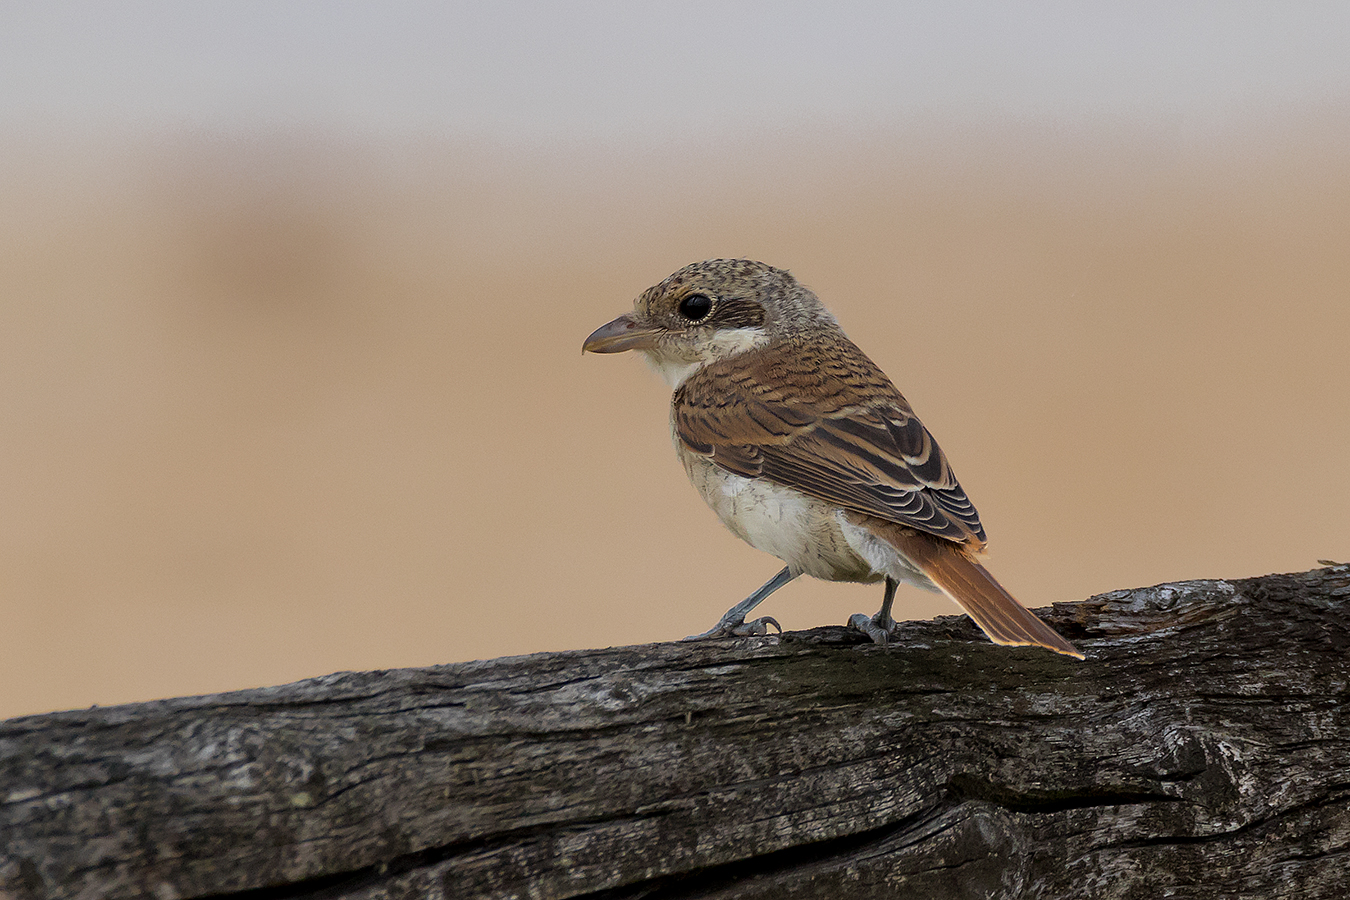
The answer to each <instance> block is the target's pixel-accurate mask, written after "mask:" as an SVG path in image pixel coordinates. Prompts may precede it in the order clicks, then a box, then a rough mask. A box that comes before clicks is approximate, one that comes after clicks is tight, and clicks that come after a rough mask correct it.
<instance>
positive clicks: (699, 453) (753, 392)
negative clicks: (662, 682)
mask: <svg viewBox="0 0 1350 900" xmlns="http://www.w3.org/2000/svg"><path fill="white" fill-rule="evenodd" d="M582 350H583V351H586V350H589V351H591V352H593V353H618V352H620V351H624V350H637V351H638V352H640V353H641V354H642V355H643V356H645V357H646V358H647V360H648V362H650V363H651V364H652V366H653V367H654V368H655V369H656V370H657V371H658V372H660V373H661V375H662V376H663V377H664V378H665V379H666V381H667V382H669V384H670V386H671V387H672V388H673V389H674V392H675V393H674V396H673V397H672V398H671V406H670V426H671V433H672V437H673V439H674V442H675V451H676V453H677V454H678V455H679V457H680V462H681V463H683V464H684V469H685V471H686V472H687V473H688V474H689V480H690V481H692V482H693V484H694V487H695V488H696V489H697V490H698V492H699V494H701V495H702V496H703V499H704V500H706V501H707V503H708V505H709V506H711V507H712V509H713V511H714V512H715V513H717V517H718V518H719V519H721V520H722V522H723V524H725V525H726V526H727V527H728V528H729V529H731V531H732V533H733V534H735V535H736V536H737V537H739V538H741V539H742V540H744V541H745V542H747V543H748V544H750V545H751V546H752V547H755V548H757V549H759V550H763V551H764V552H766V553H771V554H773V555H774V556H776V557H778V558H779V559H781V560H782V561H783V562H784V563H786V565H785V566H784V567H783V570H782V571H781V572H779V573H778V574H777V575H775V576H774V577H773V578H771V579H769V581H768V582H767V583H766V584H765V585H764V586H763V587H761V588H760V589H759V590H757V591H755V592H754V593H753V594H751V595H750V596H749V597H747V598H746V599H745V600H743V601H741V602H740V603H738V604H736V605H735V606H733V607H732V608H731V609H729V610H728V611H727V613H726V615H724V616H723V617H722V619H721V621H719V622H718V623H717V624H716V625H715V626H714V627H713V628H712V629H711V630H709V631H707V632H705V633H704V634H702V635H697V637H717V636H720V635H730V634H764V633H766V631H767V626H768V625H769V624H773V625H774V626H777V625H778V623H777V622H775V621H774V620H773V619H771V618H768V617H764V618H759V619H755V620H753V621H750V622H747V621H745V617H746V615H747V614H748V613H749V612H750V611H751V610H752V609H754V608H755V607H756V606H758V605H759V603H760V602H761V601H763V600H764V598H766V597H768V596H769V595H770V594H772V593H773V592H774V591H776V590H777V589H778V588H780V587H782V586H783V585H785V584H787V583H788V582H789V581H791V580H792V579H794V578H796V577H797V576H798V575H802V574H806V575H814V576H815V577H816V578H821V579H824V580H826V581H857V582H868V583H870V582H876V581H884V582H885V585H886V588H885V597H884V600H883V601H882V605H881V611H880V612H878V613H877V614H876V615H874V616H871V617H869V616H866V615H864V614H861V613H858V614H855V615H854V616H853V617H852V618H851V619H850V620H849V624H850V625H852V626H853V627H855V628H857V629H859V630H861V631H863V632H865V633H867V634H868V635H870V636H871V637H872V639H873V640H875V641H877V642H879V643H885V641H886V640H887V639H888V637H889V636H890V634H891V631H892V629H893V628H894V626H895V621H894V620H893V619H892V618H891V605H892V603H893V602H894V600H895V591H896V588H897V586H898V585H899V584H900V583H901V582H908V583H910V584H915V585H918V586H920V587H923V588H927V589H928V590H940V591H942V592H943V593H945V594H946V595H947V596H948V597H950V598H951V599H952V600H954V601H956V603H957V604H959V605H960V607H961V608H962V609H963V610H965V612H966V613H967V614H968V615H969V616H970V617H971V618H972V619H974V620H975V623H976V624H977V625H979V626H980V628H982V629H983V630H984V633H985V634H987V635H989V637H990V639H991V640H993V641H994V642H995V643H999V644H1013V645H1023V646H1028V645H1029V646H1036V647H1044V648H1046V649H1048V650H1053V651H1055V652H1056V653H1063V654H1065V655H1067V656H1074V657H1078V658H1080V659H1081V658H1082V656H1083V655H1082V654H1081V653H1080V652H1079V651H1078V650H1077V649H1075V648H1074V646H1073V645H1072V644H1070V643H1069V642H1068V641H1066V640H1065V639H1064V638H1063V637H1061V636H1060V635H1059V634H1058V633H1056V632H1055V631H1054V630H1053V629H1051V628H1050V627H1049V626H1048V625H1046V624H1045V623H1044V622H1042V621H1041V620H1040V619H1038V618H1037V617H1036V616H1035V615H1033V614H1032V613H1031V612H1029V611H1028V610H1027V609H1025V608H1024V607H1023V606H1022V605H1021V604H1020V603H1018V602H1017V601H1016V600H1015V599H1013V597H1012V595H1011V594H1009V593H1008V592H1007V591H1006V590H1004V589H1003V586H1002V585H1000V584H999V583H998V582H997V581H995V580H994V576H993V575H991V574H989V571H988V570H987V569H985V568H984V566H982V565H980V563H979V562H977V561H976V558H975V557H976V555H977V554H979V553H980V552H982V551H983V549H984V545H985V535H984V528H983V526H981V525H980V519H979V515H978V514H977V513H976V512H975V507H974V506H973V505H972V504H971V502H970V500H969V499H968V498H967V497H966V492H965V491H964V490H962V489H961V485H960V484H958V483H957V480H956V476H955V475H954V474H953V473H952V469H951V466H950V465H949V464H948V463H947V458H946V456H944V455H943V453H942V451H941V450H940V449H939V448H938V445H937V442H936V441H934V440H933V436H932V435H931V434H929V433H928V429H926V428H925V427H924V426H923V423H921V422H920V421H919V419H918V418H917V417H916V416H915V415H914V411H913V410H912V409H910V406H909V402H908V401H906V400H905V398H904V397H903V396H902V395H901V394H900V392H899V391H898V390H896V388H895V385H893V384H891V380H890V379H889V378H887V377H886V375H885V373H883V372H882V371H881V369H879V368H878V367H877V365H876V364H875V363H873V362H872V360H870V359H868V358H867V356H866V355H865V354H864V353H863V352H862V351H861V350H859V349H858V347H857V346H856V345H855V344H854V343H853V342H852V341H850V340H849V339H848V338H847V337H846V336H845V335H844V332H843V330H842V329H840V327H839V323H838V322H837V321H836V320H835V318H834V316H832V315H831V314H830V312H829V311H828V310H827V309H825V307H824V306H823V305H822V304H821V302H820V300H818V299H817V298H816V295H815V294H813V293H811V291H809V290H807V289H806V288H804V287H802V286H801V285H800V284H798V283H797V280H796V279H795V278H793V277H792V275H790V274H789V273H788V272H787V271H786V270H784V269H775V268H773V267H772V266H769V265H766V264H764V263H761V262H754V261H752V260H745V259H712V260H707V261H705V262H700V263H694V264H692V265H689V266H685V267H684V268H683V269H680V270H679V271H678V272H676V273H675V274H673V275H671V276H670V277H669V278H667V279H666V280H664V281H662V282H661V283H660V284H658V285H656V286H654V287H652V288H649V289H648V290H647V291H646V292H645V293H643V294H642V296H640V297H638V299H637V302H636V304H635V305H634V309H633V311H632V312H631V313H626V314H624V315H622V316H619V317H618V318H617V319H615V320H614V321H612V322H610V323H608V324H606V325H602V326H601V327H600V328H598V329H596V330H595V332H594V333H593V334H591V336H590V337H588V338H586V342H585V343H584V344H583V345H582Z"/></svg>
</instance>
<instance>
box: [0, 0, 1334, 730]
mask: <svg viewBox="0 0 1350 900" xmlns="http://www.w3.org/2000/svg"><path fill="white" fill-rule="evenodd" d="M1348 38H1350V5H1347V4H1344V3H1339V2H1333V3H1298V4H1288V3H1275V2H1268V3H1231V2H1225V3H1204V2H1196V3H1181V4H1178V3H1162V2H1157V3H1154V2H1129V3H1125V2H1121V3H1104V4H1077V3H1068V2H1062V3H1052V2H1032V3H1021V4H1007V3H959V2H958V3H946V4H927V3H917V2H915V3H882V2H873V3H834V4H829V5H828V8H827V6H826V5H825V4H797V3H747V2H730V3H724V2H718V3H701V2H690V0H682V2H680V3H648V4H630V3H621V2H576V3H568V4H557V3H531V2H500V3H492V4H487V3H483V4H476V3H388V2H382V3H378V4H377V3H341V2H323V3H319V2H291V3H274V2H257V3H241V2H232V3H203V4H180V3H171V2H154V3H150V2H139V3H138V2H128V3H120V4H102V3H94V2H89V3H63V2H43V3H28V4H22V3H16V4H6V5H5V6H4V8H3V10H0V85H3V90H0V384H2V385H3V389H2V390H0V648H2V650H0V716H3V715H15V714H20V713H28V712H37V711H43V710H50V709H57V708H64V707H76V706H83V705H89V704H94V703H97V704H110V703H117V702H123V701H129V700H141V699H149V698H155V697H164V696H171V695H180V694H189V693H201V692H210V691H220V690H228V689H234V688H244V687H251V686H256V685H262V684H271V683H280V682H285V681H290V680H293V679H297V678H302V677H306V676H311V675H322V674H326V673H329V672H332V671H335V670H343V669H373V668H387V667H400V666H420V665H428V664H433V663H441V662H450V661H455V660H467V659H473V658H484V657H494V656H501V655H507V654H521V653H530V652H534V651H538V650H558V649H567V648H586V647H602V646H607V645H612V644H632V643H641V642H649V641H662V640H671V639H674V638H679V637H682V636H684V635H686V634H690V633H693V632H697V631H702V630H704V629H705V628H707V627H709V626H711V625H712V624H713V622H714V621H716V619H717V617H718V616H720V615H721V613H722V612H723V611H724V610H725V609H726V608H727V607H728V606H729V605H730V604H731V603H733V602H735V601H737V600H739V599H741V598H742V597H744V596H745V595H746V594H747V593H749V592H750V591H751V590H752V589H753V588H755V587H757V586H758V585H759V584H760V583H761V582H762V581H763V580H765V579H766V578H767V577H768V576H769V575H771V574H772V573H773V572H774V571H776V570H777V568H778V566H779V564H778V562H777V561H776V560H773V559H771V558H769V557H767V556H764V555H762V554H760V553H758V552H756V551H754V550H752V549H750V548H749V547H746V546H744V545H743V544H741V543H740V542H739V541H738V540H736V539H735V538H733V537H732V536H731V535H729V534H728V533H726V532H725V531H724V530H723V529H722V528H721V526H720V525H718V523H717V522H716V520H715V518H714V517H713V515H712V514H711V512H709V511H708V510H707V509H706V508H704V506H703V504H702V503H701V501H700V500H699V499H698V498H697V496H696V495H695V494H694V492H693V490H692V489H691V488H690V487H689V485H688V484H687V482H686V480H685V476H684V473H683V471H682V470H681V468H680V466H679V465H678V463H677V462H676V460H675V458H674V454H673V452H672V450H671V447H670V441H669V436H668V431H667V421H666V416H667V403H668V396H669V394H668V391H667V389H666V388H665V387H664V386H663V385H662V384H661V383H660V382H659V381H658V379H657V378H656V377H655V375H653V374H652V373H651V372H649V371H647V370H646V368H645V367H644V366H643V365H642V364H641V362H640V361H639V360H638V359H636V358H629V357H594V356H592V357H587V358H582V356H581V354H580V347H581V341H582V339H583V338H584V337H585V336H586V335H587V334H588V333H589V332H590V331H591V330H592V329H593V328H595V327H596V326H598V325H600V324H602V323H603V322H606V321H608V320H609V319H610V318H612V317H613V316H615V315H617V314H619V313H620V312H623V311H625V310H626V309H628V308H630V306H631V303H632V300H633V298H634V297H635V296H636V295H637V294H638V293H639V292H640V291H642V290H643V289H644V288H646V287H647V286H648V285H650V284H653V283H655V282H656V281H658V280H660V279H661V278H663V277H664V276H665V275H667V274H669V273H670V272H671V271H673V270H675V269H676V268H678V267H680V266H682V265H684V264H686V263H688V262H692V261H694V260H698V259H703V258H707V257H713V256H749V257H754V258H758V259H762V260H765V261H767V262H770V263H772V264H775V265H779V266H784V267H787V268H790V269H792V270H793V271H794V272H795V273H796V274H797V276H798V277H799V278H800V279H801V280H802V281H804V282H805V283H806V284H808V285H810V286H811V287H813V288H814V289H816V291H817V292H818V293H819V294H820V295H821V297H822V298H823V299H824V300H825V302H826V303H827V304H828V305H829V306H830V307H831V309H832V310H833V311H834V312H835V313H836V314H837V315H838V317H839V319H840V321H841V323H842V324H843V326H844V327H845V329H846V330H847V331H848V332H849V334H850V335H851V336H852V337H853V338H854V339H855V340H856V341H857V342H858V343H859V344H860V345H861V346H862V347H863V348H864V349H865V350H867V352H868V353H869V354H870V355H871V356H872V357H873V358H874V359H876V361H877V362H878V363H879V364H880V365H881V366H882V367H883V368H884V369H885V370H886V371H887V372H888V373H889V374H890V375H891V376H892V377H893V378H894V379H895V381H896V383H897V384H898V385H899V386H900V388H901V390H902V391H904V393H905V394H906V395H907V396H908V398H909V399H910V401H911V402H912V404H913V405H914V407H915V408H916V410H917V411H918V412H919V414H920V415H921V416H922V418H923V420H924V421H925V423H927V424H928V426H929V427H930V428H931V429H932V430H933V431H934V433H935V434H936V435H937V437H938V439H939V441H940V442H941V443H942V445H943V447H944V448H945V449H946V451H947V453H948V455H949V456H950V457H951V459H952V461H953V463H954V466H955V468H956V471H957V473H958V474H959V476H960V477H961V480H962V483H963V484H964V485H965V487H966V488H967V490H968V491H969V493H970V494H971V496H972V498H973V499H974V500H975V502H976V504H977V505H978V506H979V508H980V510H981V513H982V516H983V519H984V522H985V526H986V528H987V530H988V532H989V535H990V538H991V547H990V550H991V555H990V560H989V564H990V566H991V568H992V569H993V570H994V571H995V572H997V573H998V574H999V577H1000V578H1001V579H1002V580H1004V581H1005V583H1006V584H1007V585H1008V586H1009V588H1010V589H1011V590H1012V591H1013V592H1014V593H1015V594H1016V595H1018V596H1019V597H1020V598H1022V599H1023V600H1024V601H1025V602H1026V603H1027V604H1028V605H1032V606H1039V605H1045V604H1049V603H1051V602H1052V601H1059V600H1074V599H1080V598H1083V597H1086V596H1089V595H1091V594H1094V593H1099V592H1104V591H1109V590H1113V589H1117V588H1128V587H1135V586H1140V585H1147V584H1153V583H1157V582H1162V581H1170V580H1177V579H1186V578H1238V577H1244V576H1252V575H1259V574H1264V573H1268V572H1273V571H1294V570H1302V569H1307V568H1310V567H1312V566H1314V565H1315V564H1316V561H1317V560H1318V559H1319V558H1333V559H1346V558H1348V557H1350V514H1348V512H1347V511H1348V510H1350V465H1347V443H1348V442H1350V363H1348V362H1347V357H1346V345H1347V336H1350V154H1347V152H1346V148H1347V147H1348V146H1350V54H1348V53H1346V52H1345V47H1346V41H1347V39H1348ZM880 599H881V590H880V588H879V587H876V586H870V587H864V586H855V585H830V584H824V583H820V582H814V581H809V580H805V579H804V580H802V581H799V582H797V583H795V584H793V585H792V586H790V587H789V588H787V589H785V590H783V591H781V592H780V593H779V594H776V595H775V596H774V598H773V600H772V601H771V602H770V603H769V604H768V605H767V606H766V607H765V608H764V609H765V611H766V612H767V613H769V614H771V615H774V616H776V617H777V618H778V619H779V620H780V621H782V622H783V623H784V625H785V626H786V627H788V628H794V629H795V628H806V627H811V626H815V625H820V624H826V623H840V622H843V621H844V620H845V619H846V618H847V616H848V615H849V614H850V613H852V612H868V613H870V612H873V611H875V609H876V607H877V606H878V604H879V603H880ZM899 605H900V606H901V607H902V608H903V614H904V615H908V616H910V617H918V616H930V615H933V614H939V613H951V612H954V608H953V607H950V606H949V605H948V604H947V602H946V601H945V600H943V599H942V598H940V597H934V596H930V595H925V594H922V593H920V592H915V591H912V590H911V591H908V592H904V593H902V597H901V599H900V601H899Z"/></svg>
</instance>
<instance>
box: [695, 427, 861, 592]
mask: <svg viewBox="0 0 1350 900" xmlns="http://www.w3.org/2000/svg"><path fill="white" fill-rule="evenodd" d="M679 454H680V461H681V462H682V463H684V469H685V471H686V472H687V473H688V474H689V480H690V481H691V482H693V484H694V487H695V488H696V489H697V490H698V492H699V494H700V495H701V496H702V497H703V499H704V500H705V501H707V504H708V505H709V506H711V507H712V509H713V512H715V513H717V517H718V518H719V519H721V520H722V524H724V525H726V526H727V528H729V529H731V531H732V533H733V534H735V535H736V536H737V537H739V538H740V539H741V540H743V541H745V542H746V543H747V544H749V545H750V546H751V547H754V548H755V549H756V550H763V551H764V552H765V553H771V554H773V555H774V556H776V557H778V558H779V559H781V560H782V561H783V562H785V563H787V564H788V565H789V566H790V567H791V568H792V571H793V572H794V573H801V574H806V575H814V576H815V577H816V578H822V579H824V580H826V581H862V582H871V581H880V580H881V578H882V575H883V574H884V570H878V569H876V568H875V567H874V566H873V565H872V563H870V562H868V561H867V560H866V559H864V558H863V557H862V556H861V555H859V553H858V552H857V550H855V549H854V547H853V545H852V543H851V542H850V541H849V539H848V537H846V535H845V529H853V530H856V528H855V526H852V525H849V524H848V523H847V522H845V521H844V519H843V512H842V511H841V510H840V509H838V508H837V507H834V506H831V505H830V504H828V503H825V502H823V501H820V500H816V499H815V498H813V497H808V496H807V495H806V494H803V493H801V492H800V491H796V490H793V489H792V488H787V487H782V486H780V485H776V484H773V483H772V482H769V481H765V480H763V479H752V478H744V477H742V476H740V475H733V474H731V473H730V472H726V471H723V470H722V469H719V468H718V467H717V466H715V465H713V464H712V463H711V462H710V461H708V460H707V459H705V458H704V457H701V456H697V455H695V454H692V453H689V452H687V451H685V450H684V449H683V448H679Z"/></svg>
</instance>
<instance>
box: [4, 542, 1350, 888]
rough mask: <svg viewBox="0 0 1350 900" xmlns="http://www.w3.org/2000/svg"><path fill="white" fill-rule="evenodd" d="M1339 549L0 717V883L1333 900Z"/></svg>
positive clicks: (1342, 694)
mask: <svg viewBox="0 0 1350 900" xmlns="http://www.w3.org/2000/svg"><path fill="white" fill-rule="evenodd" d="M1347 606H1350V567H1347V566H1333V567H1328V568H1323V569H1318V570H1314V571H1312V572H1307V573H1302V574H1295V575H1271V576H1267V577H1264V578H1256V579H1250V580H1245V581H1195V582H1186V583H1181V584H1173V585H1163V586H1160V587H1155V588H1147V589H1142V590H1136V591H1117V592H1113V593H1110V594H1105V595H1102V596H1098V597H1093V598H1091V599H1089V600H1087V601H1084V602H1082V603H1069V604H1059V605H1057V606H1056V607H1055V608H1054V610H1053V611H1049V612H1047V613H1046V617H1047V619H1049V620H1050V621H1051V623H1052V624H1054V625H1055V627H1056V628H1058V629H1059V630H1060V631H1061V632H1063V633H1064V634H1065V635H1066V636H1067V637H1069V638H1070V639H1071V640H1073V641H1074V642H1075V643H1076V644H1078V646H1079V647H1080V648H1082V649H1083V650H1084V651H1085V652H1086V653H1087V654H1088V659H1087V661H1086V662H1078V661H1075V660H1072V659H1068V658H1065V657H1062V656H1056V655H1054V654H1050V653H1046V652H1043V651H1038V650H1034V649H1021V648H1005V647H995V646H992V645H990V644H989V643H987V642H986V641H984V639H983V638H982V637H981V636H980V635H979V634H978V633H977V632H976V630H975V628H974V627H973V626H972V625H971V624H970V623H969V621H968V620H966V619H965V618H964V617H950V618H944V619H939V620H936V621H933V622H913V623H907V624H906V625H905V626H904V631H903V634H902V636H901V638H900V639H899V640H897V641H895V642H893V643H892V644H891V645H890V646H889V647H885V648H883V647H876V646H873V645H870V644H863V643H860V640H859V638H858V636H856V635H854V634H853V633H851V632H848V631H846V630H845V629H843V628H819V629H815V630H812V631H807V632H798V633H789V634H785V635H782V636H781V637H764V638H744V639H734V640H718V641H706V642H699V643H669V644H654V645H648V646H640V647H620V648H614V649H609V650H588V651H576V652H567V653H541V654H535V655H533V656H525V657H513V658H504V659H497V660H488V661H482V662H473V663H462V664H455V665H447V666H438V667H434V668H428V669H405V670H397V671H388V672H369V673H342V674H338V675H332V676H328V677H325V678H316V679H311V680H309V681H303V682H298V683H296V684H291V685H284V686H281V687H273V688H264V689H260V690H252V691H240V692H236V693H229V694H219V695H212V696H206V697H190V698H182V699H175V700H164V701H158V702H154V703H139V704H131V705H127V706H119V707H111V708H104V709H90V710H80V711H75V712H64V713H55V714H51V715H42V716H31V717H26V718H20V719H12V720H9V721H8V722H4V723H0V837H3V842H2V844H0V897H2V898H5V900H35V898H93V897H97V898H124V897H126V898H130V897H147V896H150V897H160V898H188V897H213V898H223V897H231V898H239V900H243V898H251V900H264V898H290V897H326V898H385V897H388V898H392V897H445V898H452V897H455V898H458V897H480V896H481V897H530V898H561V897H604V898H607V900H619V898H638V897H643V898H710V897H732V896H735V897H766V898H767V897H775V898H776V897H803V898H806V897H831V898H837V897H849V898H867V897H908V896H923V897H929V898H947V897H953V898H954V897H1009V898H1011V897H1046V898H1053V897H1070V896H1073V897H1088V896H1090V897H1112V898H1143V897H1148V898H1152V897H1159V896H1176V897H1204V898H1205V900H1214V898H1217V897H1229V896H1234V897H1236V896H1249V897H1284V896H1298V897H1306V898H1317V897H1326V898H1333V897H1335V898H1340V897H1343V896H1344V895H1345V890H1346V888H1345V886H1346V885H1347V884H1350V852H1348V851H1350V730H1347V727H1346V721H1345V716H1344V713H1343V709H1344V706H1345V702H1346V700H1347V695H1348V694H1350V655H1348V654H1347V651H1348V650H1350V624H1348V622H1350V619H1348V617H1347Z"/></svg>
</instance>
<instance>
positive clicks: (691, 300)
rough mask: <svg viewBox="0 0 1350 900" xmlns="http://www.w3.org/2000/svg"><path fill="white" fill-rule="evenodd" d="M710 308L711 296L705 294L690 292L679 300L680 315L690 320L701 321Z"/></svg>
mask: <svg viewBox="0 0 1350 900" xmlns="http://www.w3.org/2000/svg"><path fill="white" fill-rule="evenodd" d="M711 310H712V298H711V297H709V296H708V295H707V294H690V295H689V296H688V297H685V298H684V299H683V300H681V301H680V315H682V316H684V317H685V318H686V319H688V320H689V321H690V322H701V321H703V320H704V319H706V318H707V317H708V313H709V312H710V311H711Z"/></svg>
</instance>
